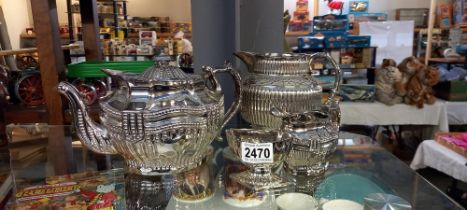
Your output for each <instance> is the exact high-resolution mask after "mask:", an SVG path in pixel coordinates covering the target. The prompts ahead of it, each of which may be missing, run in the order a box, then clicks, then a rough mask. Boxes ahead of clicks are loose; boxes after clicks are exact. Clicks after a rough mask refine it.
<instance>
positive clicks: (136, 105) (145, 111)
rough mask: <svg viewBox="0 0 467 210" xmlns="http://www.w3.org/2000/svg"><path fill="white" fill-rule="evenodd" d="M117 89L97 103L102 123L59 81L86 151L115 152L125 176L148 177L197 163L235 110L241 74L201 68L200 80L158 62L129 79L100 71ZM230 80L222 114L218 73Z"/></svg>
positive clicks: (67, 86) (127, 75)
mask: <svg viewBox="0 0 467 210" xmlns="http://www.w3.org/2000/svg"><path fill="white" fill-rule="evenodd" d="M103 71H104V72H105V73H106V74H107V75H109V76H110V77H111V78H112V81H116V82H117V84H118V87H117V88H116V89H115V90H113V91H112V92H111V93H110V94H108V95H106V96H104V97H102V98H100V99H99V106H100V109H101V112H99V117H100V121H101V123H97V122H95V121H93V120H92V119H91V117H90V116H89V113H88V107H87V106H86V105H85V103H84V101H83V99H82V97H81V96H80V94H79V92H78V90H77V89H76V88H75V87H74V86H73V85H72V84H70V83H68V82H61V83H60V84H59V86H58V90H59V91H60V92H61V93H62V94H63V95H64V96H65V97H66V98H67V99H68V100H69V103H70V108H71V111H72V113H73V124H74V126H75V128H76V130H77V134H78V136H79V138H80V139H81V141H82V142H83V143H84V144H85V145H86V146H87V147H88V148H89V149H91V150H93V151H94V152H97V153H103V154H119V155H121V156H123V158H124V159H125V163H126V166H127V169H129V171H128V172H129V173H133V174H139V175H145V176H151V175H161V174H167V173H173V172H181V171H186V170H190V169H191V168H194V167H196V166H197V165H198V164H200V163H201V160H202V159H203V157H204V155H205V154H206V152H207V150H208V148H209V145H210V143H211V142H212V140H213V139H214V138H216V137H217V136H219V133H220V131H221V128H222V127H223V126H224V125H225V124H226V123H227V121H229V120H230V118H231V117H232V116H233V115H234V114H235V112H236V110H237V109H238V107H239V104H240V100H241V95H240V94H239V93H240V88H241V87H240V83H241V82H240V80H241V78H240V75H239V74H238V73H237V72H236V71H234V70H233V69H232V68H231V67H230V65H229V64H228V65H226V66H225V68H220V69H214V68H211V67H206V66H205V67H203V71H204V78H203V77H202V76H200V75H194V74H186V73H185V72H183V71H182V70H181V69H180V68H178V67H174V66H168V65H165V64H164V63H162V62H159V63H156V64H155V65H154V66H152V67H150V68H148V69H147V70H145V71H144V72H143V73H142V74H141V75H132V74H127V73H123V72H121V71H116V70H109V69H104V70H103ZM222 72H227V73H230V75H231V76H232V77H233V80H234V81H235V87H236V96H235V97H236V99H235V100H234V103H233V104H232V105H231V107H230V109H229V110H228V111H227V112H226V113H224V94H223V91H222V89H221V86H220V84H219V82H218V80H217V79H216V77H215V76H216V74H217V73H222Z"/></svg>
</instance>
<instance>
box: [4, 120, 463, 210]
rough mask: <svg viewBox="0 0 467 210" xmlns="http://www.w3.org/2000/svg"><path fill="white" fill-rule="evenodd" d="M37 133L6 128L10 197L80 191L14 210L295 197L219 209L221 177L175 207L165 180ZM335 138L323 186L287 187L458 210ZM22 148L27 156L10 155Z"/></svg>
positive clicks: (204, 205) (401, 170)
mask: <svg viewBox="0 0 467 210" xmlns="http://www.w3.org/2000/svg"><path fill="white" fill-rule="evenodd" d="M41 126H42V127H41ZM44 126H45V125H37V124H32V125H10V126H8V128H7V129H8V131H9V134H10V135H11V138H12V139H13V142H14V141H15V140H19V139H21V141H19V142H18V143H13V145H11V150H10V153H11V154H12V160H11V174H12V178H13V180H14V182H13V183H14V187H13V188H14V192H15V194H16V192H25V191H24V190H30V189H31V188H29V187H31V186H42V188H43V187H44V185H46V184H48V185H47V186H46V187H47V188H48V187H54V186H53V185H54V184H58V183H63V182H74V183H76V184H77V185H78V186H77V187H78V188H79V189H80V190H79V191H73V192H72V193H71V194H69V195H66V196H63V194H62V195H61V196H62V197H56V198H55V199H48V200H47V202H49V203H46V204H44V203H42V204H41V202H44V200H34V201H28V202H26V203H22V202H19V201H18V200H16V201H15V200H14V199H13V200H11V201H10V202H11V203H12V204H15V205H23V207H24V208H23V209H28V208H27V206H28V205H30V204H31V205H32V204H35V205H39V204H41V205H46V206H47V207H50V206H57V207H60V206H63V205H66V204H67V202H63V201H66V200H67V199H68V201H72V202H70V203H68V204H70V205H71V203H73V205H95V206H94V207H97V203H92V202H91V201H99V202H100V204H102V205H103V206H101V208H103V207H104V205H111V206H113V208H114V209H125V208H127V207H126V206H128V205H131V206H134V208H135V209H141V208H143V207H144V206H146V207H148V209H164V207H166V206H167V209H223V210H230V209H258V210H259V209H276V204H275V199H276V197H277V196H278V195H280V194H283V193H285V192H291V190H294V189H295V186H291V187H290V188H285V189H282V190H281V191H269V192H265V196H266V199H265V200H264V201H263V202H259V203H258V204H257V205H256V206H254V207H248V208H246V207H243V208H241V207H235V206H232V205H230V204H228V203H227V202H226V201H225V198H224V196H225V195H226V194H225V192H226V190H225V189H224V188H223V183H222V182H223V181H222V180H223V177H222V175H220V176H219V177H218V179H217V180H218V181H216V182H215V183H214V184H215V190H214V191H215V194H214V196H213V197H211V198H209V199H207V200H206V201H203V202H191V203H188V202H182V201H180V200H177V199H175V198H174V197H173V196H172V191H173V187H174V185H172V183H173V182H172V180H173V177H172V176H163V177H155V176H151V177H136V176H131V177H130V176H126V177H125V176H124V172H125V171H124V169H121V168H122V167H123V164H122V163H123V162H122V159H121V158H120V157H118V156H106V155H98V154H95V153H92V152H91V151H89V150H87V149H86V148H84V147H83V146H82V145H81V144H79V143H78V142H77V141H76V140H77V137H76V136H74V132H73V130H72V129H71V127H69V126H45V127H44ZM12 131H14V132H12ZM339 137H340V139H341V140H340V141H339V143H340V144H339V147H338V149H337V151H336V153H335V154H334V156H333V157H332V158H331V160H330V164H329V169H328V171H327V172H326V174H325V176H324V177H322V179H316V180H313V179H312V178H309V179H308V180H307V179H302V180H298V181H295V182H293V179H292V178H293V177H290V176H289V177H288V178H289V180H290V181H292V182H291V183H294V184H296V185H301V186H309V188H310V192H312V193H314V195H315V197H316V198H317V199H348V200H352V201H356V202H358V203H360V204H362V199H363V197H364V196H366V195H367V194H370V193H376V192H381V193H389V194H394V195H397V196H399V197H401V198H403V199H404V200H407V201H409V202H410V203H411V204H412V206H413V209H414V210H417V209H421V210H425V209H445V210H453V209H462V207H461V206H459V205H458V204H457V203H455V202H454V201H452V200H451V199H450V198H449V197H447V196H446V195H445V194H444V193H443V192H441V191H440V190H438V189H436V188H434V187H433V186H432V185H431V184H430V183H428V182H427V181H426V180H425V179H423V178H422V177H421V176H419V175H418V174H416V173H415V172H414V171H412V170H411V169H410V168H409V167H408V166H407V165H406V164H405V163H403V162H401V161H400V160H399V159H397V158H396V157H395V156H393V155H392V154H391V153H389V152H387V151H386V150H384V149H382V148H381V147H379V146H378V145H376V144H375V143H374V141H373V140H372V139H371V138H369V137H366V136H362V135H358V134H352V133H347V132H341V133H340V135H339ZM57 140H58V141H57ZM22 147H24V148H27V149H25V150H21V151H20V152H19V154H18V153H16V151H18V150H19V148H22ZM214 153H215V154H219V153H220V154H222V152H214ZM220 156H222V155H220ZM215 159H216V160H217V161H216V163H218V164H220V165H219V167H218V169H220V170H223V169H221V168H223V164H222V163H224V161H223V160H222V158H215ZM109 169H110V170H109ZM97 171H99V172H97ZM280 173H285V172H283V171H282V172H280ZM64 174H65V175H64ZM217 174H224V173H217ZM76 184H75V185H76ZM50 185H52V186H50ZM70 186H71V189H76V188H74V187H73V185H70ZM28 188H29V189H28ZM230 190H231V189H230ZM29 192H31V191H29ZM15 194H13V195H15ZM20 195H24V194H21V193H20ZM23 197H24V196H23ZM125 199H127V200H126V201H125ZM60 201H62V202H60ZM112 201H113V202H112ZM53 202H57V203H55V204H53ZM29 209H31V208H29ZM36 209H37V208H36Z"/></svg>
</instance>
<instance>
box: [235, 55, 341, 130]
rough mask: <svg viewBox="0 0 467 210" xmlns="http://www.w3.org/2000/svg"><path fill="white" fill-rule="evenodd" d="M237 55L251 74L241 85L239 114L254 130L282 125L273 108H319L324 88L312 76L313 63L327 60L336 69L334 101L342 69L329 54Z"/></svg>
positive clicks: (289, 110) (333, 90)
mask: <svg viewBox="0 0 467 210" xmlns="http://www.w3.org/2000/svg"><path fill="white" fill-rule="evenodd" d="M235 55H236V56H237V57H238V58H240V59H241V60H242V61H243V62H244V63H245V64H246V65H247V66H248V71H249V74H248V75H247V76H246V78H245V79H244V81H243V84H242V86H243V90H242V96H243V101H242V103H241V107H240V112H241V115H242V117H243V119H244V120H246V121H247V122H249V123H250V124H252V125H253V126H254V127H269V128H279V127H280V126H281V119H280V118H279V117H276V116H273V115H271V113H270V110H271V109H272V108H273V107H276V108H280V109H282V110H284V111H286V112H290V113H302V112H306V111H310V110H316V109H317V108H319V107H320V105H321V93H322V87H321V86H319V84H318V82H317V81H316V80H315V79H314V78H313V76H312V74H311V73H312V72H311V70H312V69H311V64H312V63H313V62H315V59H317V58H324V59H326V60H327V61H328V62H330V63H331V64H332V66H333V68H334V69H335V70H336V82H335V84H334V87H333V89H332V90H331V96H330V98H334V96H335V93H336V92H337V89H338V87H339V85H340V82H341V70H340V67H339V65H337V64H336V62H335V61H334V60H333V59H332V58H331V57H330V56H329V55H328V54H327V53H315V54H312V55H306V54H279V53H268V54H263V55H260V54H255V53H251V52H237V53H235Z"/></svg>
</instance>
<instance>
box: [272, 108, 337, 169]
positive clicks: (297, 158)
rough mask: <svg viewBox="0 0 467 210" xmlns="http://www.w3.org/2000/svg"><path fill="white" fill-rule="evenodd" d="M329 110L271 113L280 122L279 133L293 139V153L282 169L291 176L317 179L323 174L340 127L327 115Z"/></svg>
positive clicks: (333, 149)
mask: <svg viewBox="0 0 467 210" xmlns="http://www.w3.org/2000/svg"><path fill="white" fill-rule="evenodd" d="M331 110H332V109H329V107H328V105H323V106H322V108H321V109H319V110H315V111H309V112H304V113H287V112H284V111H280V110H278V109H273V110H272V111H271V112H272V114H273V115H275V116H278V117H281V118H282V128H281V130H282V132H284V133H287V134H288V135H289V136H290V138H291V139H292V144H293V146H292V150H291V151H290V153H289V155H288V157H287V159H286V160H285V164H284V166H285V168H286V169H287V171H289V172H290V173H291V174H293V175H309V176H318V175H321V174H323V173H324V172H325V169H326V165H327V160H326V159H327V157H329V156H330V155H331V154H332V153H334V151H335V150H336V147H337V142H338V135H339V124H337V123H336V122H335V121H332V119H334V120H336V119H335V117H333V116H332V115H330V113H331Z"/></svg>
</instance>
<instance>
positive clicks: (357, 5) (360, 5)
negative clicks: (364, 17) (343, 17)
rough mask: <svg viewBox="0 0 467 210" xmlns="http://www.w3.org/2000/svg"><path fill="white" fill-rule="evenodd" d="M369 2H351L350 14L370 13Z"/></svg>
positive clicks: (358, 0) (362, 0)
mask: <svg viewBox="0 0 467 210" xmlns="http://www.w3.org/2000/svg"><path fill="white" fill-rule="evenodd" d="M368 4H369V2H368V0H356V1H355V0H354V1H349V14H358V13H368Z"/></svg>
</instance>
